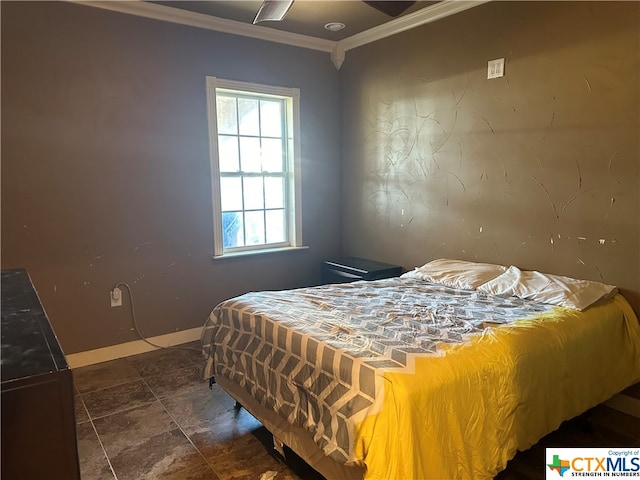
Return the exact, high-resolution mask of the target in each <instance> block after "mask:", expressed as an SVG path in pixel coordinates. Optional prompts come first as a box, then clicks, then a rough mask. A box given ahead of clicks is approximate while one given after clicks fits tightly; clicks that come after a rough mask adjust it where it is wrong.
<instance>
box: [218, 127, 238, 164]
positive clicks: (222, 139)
mask: <svg viewBox="0 0 640 480" xmlns="http://www.w3.org/2000/svg"><path fill="white" fill-rule="evenodd" d="M218 152H219V155H220V159H219V160H220V171H221V172H237V171H238V170H240V157H239V156H238V137H229V136H227V135H219V136H218Z"/></svg>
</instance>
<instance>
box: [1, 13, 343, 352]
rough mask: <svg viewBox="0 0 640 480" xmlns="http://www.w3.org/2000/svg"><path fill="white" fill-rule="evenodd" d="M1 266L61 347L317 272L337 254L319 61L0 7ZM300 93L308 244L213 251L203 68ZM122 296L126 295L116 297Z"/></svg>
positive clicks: (162, 27)
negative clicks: (220, 257)
mask: <svg viewBox="0 0 640 480" xmlns="http://www.w3.org/2000/svg"><path fill="white" fill-rule="evenodd" d="M1 7H2V268H13V267H25V268H27V270H28V271H29V273H30V275H31V276H32V278H33V282H34V284H35V286H36V288H37V290H38V293H39V295H40V298H41V300H42V303H43V304H44V306H45V309H46V311H47V313H48V314H49V317H50V319H51V322H52V324H53V326H54V329H55V331H56V333H57V335H58V337H59V339H60V341H61V344H62V346H63V348H64V350H65V352H66V353H74V352H79V351H84V350H89V349H94V348H98V347H102V346H108V345H113V344H118V343H122V342H127V341H131V340H135V339H137V336H136V335H135V333H134V332H133V331H132V324H131V316H130V312H129V309H128V306H127V305H128V302H126V300H125V306H124V307H121V308H111V307H110V306H109V290H110V289H111V288H112V287H113V285H114V284H115V283H116V282H117V281H124V282H127V283H129V284H130V285H131V287H132V288H133V292H134V296H135V306H136V313H137V316H138V321H139V323H140V327H141V329H142V330H143V332H144V333H145V334H146V335H148V336H153V335H160V334H164V333H171V332H174V331H177V330H185V329H189V328H193V327H198V326H200V325H202V324H203V323H204V321H205V319H206V317H207V315H208V314H209V312H210V311H211V309H212V308H213V307H214V306H215V305H216V304H217V303H218V302H219V301H221V300H223V299H225V298H229V297H231V296H234V295H237V294H240V293H243V292H246V291H249V290H258V289H280V288H290V287H297V286H302V285H308V284H313V283H317V282H319V281H320V263H321V259H323V258H325V257H327V256H330V255H335V254H336V253H338V249H339V236H340V231H339V204H338V201H339V183H338V181H337V179H338V177H339V169H340V166H339V130H338V124H339V118H338V115H339V114H338V111H339V103H338V101H339V98H338V72H337V71H336V70H335V68H334V67H333V65H332V64H331V62H330V61H329V58H328V54H326V53H321V52H314V51H309V50H304V49H299V48H294V47H289V46H284V45H279V44H275V43H269V42H261V41H258V40H253V39H248V38H243V37H236V36H232V35H226V34H222V33H216V32H211V31H206V30H200V29H196V28H191V27H185V26H180V25H174V24H170V23H164V22H159V21H155V20H148V19H143V18H139V17H134V16H129V15H124V14H119V13H114V12H108V11H104V10H100V9H95V8H90V7H86V6H82V5H73V4H70V3H66V2H2V5H1ZM207 75H214V76H218V77H221V78H226V79H232V80H241V81H250V82H257V83H266V84H272V85H278V86H288V87H298V88H300V90H301V123H302V139H301V140H302V155H303V158H302V188H303V197H302V203H303V236H304V241H305V244H307V245H309V247H310V248H309V249H308V250H306V251H303V252H298V253H291V254H274V255H269V256H260V257H254V258H250V259H235V260H226V261H216V262H213V261H212V260H211V256H212V253H213V246H212V242H213V231H212V220H211V216H212V213H211V184H210V183H211V182H210V172H209V151H208V131H207V113H206V92H205V77H206V76H207ZM125 295H126V292H125Z"/></svg>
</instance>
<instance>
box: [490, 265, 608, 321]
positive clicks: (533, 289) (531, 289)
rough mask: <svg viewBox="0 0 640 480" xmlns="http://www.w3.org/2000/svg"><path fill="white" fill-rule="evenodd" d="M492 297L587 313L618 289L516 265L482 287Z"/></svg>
mask: <svg viewBox="0 0 640 480" xmlns="http://www.w3.org/2000/svg"><path fill="white" fill-rule="evenodd" d="M478 290H480V291H482V292H485V293H489V294H491V295H515V296H516V297H520V298H527V299H530V300H534V301H536V302H541V303H550V304H552V305H558V306H561V307H568V308H573V309H574V310H584V309H585V308H587V307H588V306H590V305H593V304H594V303H596V302H597V301H598V300H604V299H606V298H611V297H612V296H613V295H615V294H616V293H617V291H618V289H617V287H614V286H611V285H606V284H604V283H600V282H593V281H590V280H578V279H575V278H570V277H562V276H560V275H550V274H546V273H540V272H536V271H522V270H520V269H519V268H517V267H514V266H513V265H512V266H510V267H509V268H508V269H507V271H506V272H504V273H503V274H502V275H500V276H499V277H497V278H495V279H493V280H491V281H489V282H487V283H485V284H484V285H480V286H479V287H478Z"/></svg>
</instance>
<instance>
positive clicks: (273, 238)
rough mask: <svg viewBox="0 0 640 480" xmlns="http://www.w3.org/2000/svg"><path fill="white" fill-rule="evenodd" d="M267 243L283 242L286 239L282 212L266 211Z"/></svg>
mask: <svg viewBox="0 0 640 480" xmlns="http://www.w3.org/2000/svg"><path fill="white" fill-rule="evenodd" d="M266 214H267V243H279V242H284V241H285V240H286V238H287V236H286V234H285V233H286V232H285V224H284V210H267V212H266Z"/></svg>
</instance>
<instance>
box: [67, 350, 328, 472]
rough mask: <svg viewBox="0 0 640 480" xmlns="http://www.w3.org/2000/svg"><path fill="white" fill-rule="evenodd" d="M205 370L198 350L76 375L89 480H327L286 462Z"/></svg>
mask: <svg viewBox="0 0 640 480" xmlns="http://www.w3.org/2000/svg"><path fill="white" fill-rule="evenodd" d="M186 347H189V348H194V349H197V348H198V347H199V344H198V343H193V344H188V345H186ZM201 370H202V361H201V356H200V353H199V352H198V351H195V350H177V349H167V350H156V351H154V352H149V353H144V354H141V355H135V356H132V357H128V358H123V359H119V360H113V361H110V362H104V363H100V364H96V365H90V366H87V367H81V368H77V369H74V370H73V376H74V382H75V386H76V397H75V398H76V422H77V435H78V452H79V456H80V469H81V474H82V479H83V480H98V479H99V480H103V479H104V480H106V479H109V480H113V479H115V478H117V479H118V480H143V479H144V480H151V479H163V480H164V479H167V480H187V479H189V480H205V479H207V480H208V479H220V480H226V479H233V480H244V479H251V480H258V479H259V478H260V475H261V474H262V473H264V472H267V471H275V472H278V474H277V476H276V478H277V480H291V479H299V478H304V479H309V480H311V479H321V478H322V477H321V476H319V475H318V474H317V473H316V472H314V471H313V470H312V469H311V468H310V467H308V466H307V465H306V464H304V463H303V462H301V461H297V462H295V461H294V462H293V463H292V465H291V467H289V466H287V465H286V464H284V462H283V461H281V460H280V459H279V458H278V457H277V456H276V454H274V453H272V448H271V446H272V444H271V445H269V443H270V442H271V437H270V435H269V433H268V432H267V431H266V430H265V429H264V427H262V425H261V424H260V423H259V422H258V421H257V420H255V419H254V418H253V417H252V416H251V415H250V414H248V413H247V412H246V411H245V410H243V409H240V410H236V409H235V408H234V405H235V402H234V401H233V399H231V397H229V396H228V395H227V394H226V393H224V391H223V390H222V389H221V388H219V387H218V386H217V385H214V387H213V389H211V390H210V389H209V388H207V385H208V384H207V382H205V381H203V380H201V379H200V373H201ZM294 460H295V459H294Z"/></svg>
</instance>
